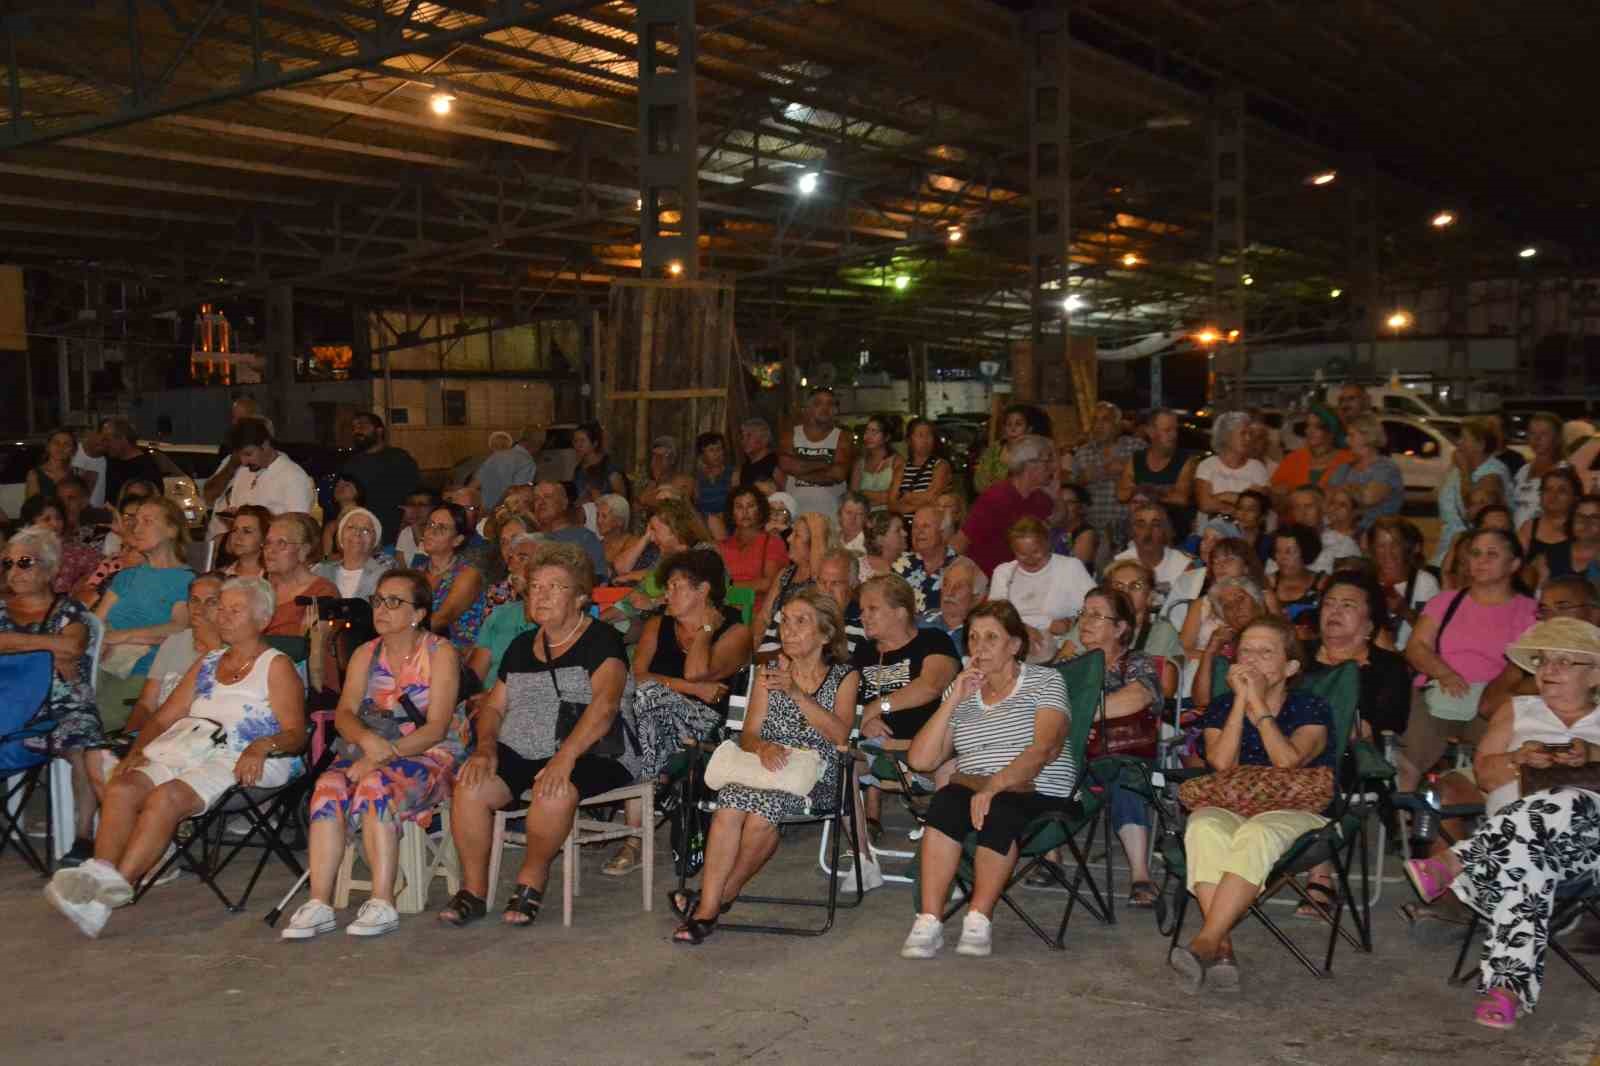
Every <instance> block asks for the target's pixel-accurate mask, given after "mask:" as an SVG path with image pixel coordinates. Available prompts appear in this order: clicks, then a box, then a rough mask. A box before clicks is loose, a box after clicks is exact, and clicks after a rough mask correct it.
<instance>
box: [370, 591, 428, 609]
mask: <svg viewBox="0 0 1600 1066" xmlns="http://www.w3.org/2000/svg"><path fill="white" fill-rule="evenodd" d="M367 602H368V603H370V604H372V606H373V608H374V609H377V608H379V607H382V608H383V609H384V610H386V611H398V610H399V609H400V608H402V607H421V606H422V604H420V603H418V602H416V601H415V600H408V599H406V598H405V597H404V596H380V595H378V594H377V593H376V592H374V593H373V594H372V595H371V596H368V597H367Z"/></svg>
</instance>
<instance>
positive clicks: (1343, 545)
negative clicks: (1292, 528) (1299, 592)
mask: <svg viewBox="0 0 1600 1066" xmlns="http://www.w3.org/2000/svg"><path fill="white" fill-rule="evenodd" d="M1322 510H1323V508H1322V490H1321V489H1319V488H1318V487H1317V486H1315V485H1302V486H1301V487H1300V488H1298V489H1295V490H1294V491H1293V492H1292V493H1290V494H1289V521H1290V522H1293V523H1294V524H1295V525H1300V526H1305V527H1307V528H1308V529H1315V530H1316V531H1317V532H1318V533H1320V534H1321V536H1322V551H1321V552H1320V553H1318V555H1317V557H1316V558H1315V559H1314V560H1312V562H1311V567H1310V569H1312V570H1314V571H1316V572H1317V573H1319V574H1331V573H1333V564H1334V563H1336V562H1338V561H1339V560H1340V559H1346V558H1349V557H1350V556H1353V555H1361V554H1363V553H1362V551H1361V546H1360V545H1358V544H1357V543H1356V542H1355V541H1354V540H1352V539H1351V538H1350V537H1348V536H1346V535H1345V534H1343V533H1340V532H1338V531H1337V530H1333V529H1327V528H1324V526H1323V524H1322ZM1277 569H1278V566H1277V563H1276V562H1273V561H1269V562H1268V563H1267V567H1266V572H1267V573H1269V574H1272V573H1276V572H1277Z"/></svg>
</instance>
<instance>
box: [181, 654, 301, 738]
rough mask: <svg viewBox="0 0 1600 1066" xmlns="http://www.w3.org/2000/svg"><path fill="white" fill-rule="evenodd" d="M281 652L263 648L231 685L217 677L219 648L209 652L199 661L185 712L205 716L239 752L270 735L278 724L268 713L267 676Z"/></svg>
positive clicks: (198, 716) (271, 714)
mask: <svg viewBox="0 0 1600 1066" xmlns="http://www.w3.org/2000/svg"><path fill="white" fill-rule="evenodd" d="M282 654H283V652H281V651H278V650H277V649H276V648H267V649H266V650H264V651H263V652H262V653H261V654H260V655H258V656H256V661H255V662H254V663H253V664H252V665H251V667H250V672H249V673H248V674H245V675H244V677H242V678H240V679H239V680H238V681H236V682H234V683H233V684H231V685H224V684H223V683H222V681H221V680H220V679H219V678H218V677H217V661H218V660H220V659H221V658H222V655H223V652H222V650H221V649H219V650H217V651H214V652H211V653H210V654H209V655H207V656H206V657H205V658H204V659H202V660H201V662H200V672H199V674H197V675H196V676H195V679H194V702H193V703H191V704H190V705H189V714H190V715H192V716H193V717H196V718H209V719H211V720H212V721H213V722H216V723H217V724H218V725H220V726H222V727H223V729H225V730H227V733H228V747H229V749H230V750H232V751H236V752H238V751H243V750H244V749H245V748H246V747H247V746H248V745H249V744H250V742H251V741H253V740H259V739H260V738H262V737H270V736H272V735H273V734H275V733H277V732H280V731H281V730H282V728H283V727H282V726H281V725H279V724H278V719H277V718H276V717H275V716H274V715H273V713H272V702H271V700H270V698H269V696H268V692H267V675H268V674H269V673H270V672H271V667H272V661H273V660H274V659H276V658H278V657H279V656H280V655H282Z"/></svg>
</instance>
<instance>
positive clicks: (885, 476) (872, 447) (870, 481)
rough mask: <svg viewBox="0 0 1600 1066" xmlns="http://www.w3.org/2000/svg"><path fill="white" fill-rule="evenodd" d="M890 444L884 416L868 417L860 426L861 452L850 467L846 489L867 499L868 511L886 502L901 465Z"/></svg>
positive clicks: (881, 506) (887, 423)
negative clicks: (848, 488)
mask: <svg viewBox="0 0 1600 1066" xmlns="http://www.w3.org/2000/svg"><path fill="white" fill-rule="evenodd" d="M893 445H894V442H893V440H892V438H891V435H890V432H889V422H888V420H887V419H886V418H884V417H883V416H882V415H872V416H871V417H869V418H868V419H867V421H866V424H865V425H864V426H862V427H861V454H860V456H859V457H857V459H856V462H855V466H854V467H853V468H852V469H851V471H850V491H851V492H855V493H859V494H860V495H861V497H862V499H864V500H866V501H867V510H868V511H881V510H883V509H884V508H886V507H888V506H889V502H890V493H891V492H892V490H893V489H894V483H895V479H896V478H898V477H899V476H900V470H901V468H902V467H903V466H904V465H905V460H904V459H902V458H901V457H900V453H899V452H897V451H895V449H894V446H893Z"/></svg>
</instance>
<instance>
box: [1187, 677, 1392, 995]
mask: <svg viewBox="0 0 1600 1066" xmlns="http://www.w3.org/2000/svg"><path fill="white" fill-rule="evenodd" d="M1360 686H1361V675H1360V672H1359V668H1358V667H1357V666H1356V665H1355V664H1354V663H1344V664H1342V665H1340V666H1337V667H1335V668H1334V669H1332V670H1329V671H1328V672H1326V673H1324V674H1320V675H1318V676H1317V677H1315V678H1311V679H1310V680H1307V681H1305V682H1303V683H1302V684H1301V686H1300V688H1301V690H1303V691H1308V692H1311V693H1313V694H1315V695H1318V696H1321V697H1322V698H1323V699H1325V700H1327V701H1328V703H1329V705H1330V706H1331V707H1332V709H1333V723H1332V726H1331V728H1330V730H1329V735H1328V743H1329V745H1330V746H1331V747H1332V749H1333V765H1334V767H1335V770H1334V798H1333V803H1332V805H1331V807H1330V809H1329V810H1330V816H1329V821H1328V823H1327V824H1326V825H1322V826H1319V827H1317V828H1316V829H1312V830H1310V831H1308V832H1306V833H1302V834H1301V835H1300V836H1299V837H1298V838H1297V839H1296V840H1295V841H1294V843H1293V844H1291V845H1290V846H1289V848H1288V850H1287V851H1285V852H1284V854H1283V855H1282V857H1280V858H1279V859H1278V861H1277V862H1276V863H1275V864H1274V865H1273V867H1272V869H1271V870H1270V871H1268V873H1267V876H1266V879H1265V880H1264V881H1263V883H1262V886H1261V892H1260V893H1259V894H1258V895H1257V896H1256V900H1255V902H1254V903H1252V904H1251V905H1250V911H1249V913H1250V914H1251V915H1253V916H1254V917H1255V918H1256V919H1257V920H1258V921H1260V922H1261V924H1262V925H1265V926H1266V927H1267V931H1268V932H1270V933H1271V934H1272V935H1273V937H1274V938H1275V939H1276V940H1277V941H1278V943H1280V944H1282V945H1283V946H1284V947H1285V948H1286V949H1288V951H1289V952H1290V954H1292V955H1294V957H1295V958H1296V959H1298V960H1300V964H1301V965H1302V966H1304V967H1305V968H1306V969H1307V970H1309V971H1310V972H1311V974H1312V975H1313V976H1315V977H1329V976H1332V973H1333V953H1334V950H1335V948H1337V947H1338V944H1339V940H1340V938H1343V939H1344V940H1345V941H1346V942H1348V943H1349V944H1350V946H1351V947H1352V948H1353V949H1354V950H1356V951H1365V952H1370V951H1371V950H1372V904H1371V901H1370V899H1369V898H1368V896H1367V890H1368V880H1369V872H1368V865H1367V830H1366V826H1367V815H1368V813H1369V810H1370V807H1371V804H1370V802H1369V801H1368V800H1367V799H1366V797H1367V796H1368V795H1369V794H1370V793H1368V792H1366V791H1364V790H1363V789H1362V788H1361V787H1360V785H1359V784H1358V786H1357V788H1356V790H1354V791H1347V790H1346V789H1345V788H1344V786H1343V784H1342V780H1341V773H1340V771H1341V770H1342V769H1343V767H1344V757H1345V753H1346V751H1348V750H1350V738H1351V735H1352V733H1353V731H1354V730H1355V728H1356V724H1357V721H1358V720H1359V713H1358V710H1357V706H1356V703H1357V700H1358V698H1359V697H1360ZM1186 776H1199V775H1197V774H1191V775H1186ZM1164 844H1165V845H1166V846H1165V847H1163V851H1162V854H1163V858H1164V860H1165V862H1166V866H1167V876H1168V877H1169V878H1174V877H1176V878H1184V877H1185V876H1186V875H1185V871H1186V870H1187V860H1186V856H1185V854H1184V851H1183V839H1182V836H1181V835H1178V836H1176V837H1170V838H1168V839H1167V840H1165V841H1164ZM1357 853H1359V855H1360V860H1361V888H1362V891H1361V894H1360V895H1356V894H1354V893H1353V892H1352V891H1351V889H1350V872H1351V870H1350V867H1351V862H1352V860H1353V859H1354V858H1355V856H1356V854H1357ZM1325 862H1327V863H1332V864H1333V868H1334V872H1335V875H1336V877H1337V879H1338V882H1337V884H1338V890H1339V898H1338V902H1337V903H1335V904H1334V908H1333V914H1332V915H1331V916H1329V915H1328V914H1327V913H1326V912H1325V911H1323V910H1322V908H1321V907H1320V905H1317V904H1316V901H1315V900H1312V899H1311V897H1310V895H1309V894H1308V893H1307V892H1306V890H1305V888H1304V887H1303V886H1302V885H1301V884H1300V882H1299V880H1298V878H1299V876H1300V875H1302V874H1305V873H1307V872H1309V871H1310V870H1311V868H1312V867H1314V866H1318V865H1321V864H1322V863H1325ZM1286 887H1287V888H1289V889H1291V890H1293V891H1294V893H1295V894H1296V895H1298V896H1299V897H1300V899H1301V900H1302V901H1304V902H1307V903H1312V904H1313V905H1316V906H1317V910H1318V917H1319V918H1321V920H1322V921H1323V922H1325V923H1326V924H1327V925H1328V926H1329V932H1328V947H1327V953H1326V956H1325V958H1324V960H1323V964H1322V966H1321V967H1318V966H1317V964H1316V963H1314V962H1312V961H1311V958H1310V957H1309V956H1307V955H1306V953H1305V952H1304V951H1303V950H1301V948H1300V946H1299V945H1298V944H1296V943H1295V942H1294V940H1293V939H1291V938H1290V937H1289V935H1288V934H1287V933H1285V932H1284V931H1283V929H1282V928H1281V927H1280V926H1279V925H1278V923H1277V922H1275V921H1273V919H1272V916H1271V915H1269V914H1268V913H1267V911H1266V908H1265V906H1264V904H1265V903H1266V902H1267V901H1269V900H1270V899H1272V897H1274V896H1275V895H1277V894H1278V893H1279V892H1280V891H1282V890H1283V889H1284V888H1286ZM1346 904H1348V905H1349V911H1350V920H1351V921H1352V922H1353V923H1354V924H1355V927H1356V935H1352V934H1351V933H1350V931H1349V930H1347V929H1346V928H1345V927H1344V921H1343V919H1344V913H1345V909H1346ZM1188 907H1189V893H1188V892H1187V891H1180V892H1179V893H1178V916H1177V920H1176V921H1175V922H1174V923H1173V926H1172V941H1171V945H1170V946H1169V951H1170V949H1171V948H1172V947H1176V946H1177V944H1178V938H1179V936H1180V935H1181V934H1182V932H1183V922H1184V918H1185V916H1186V915H1187V912H1188Z"/></svg>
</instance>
